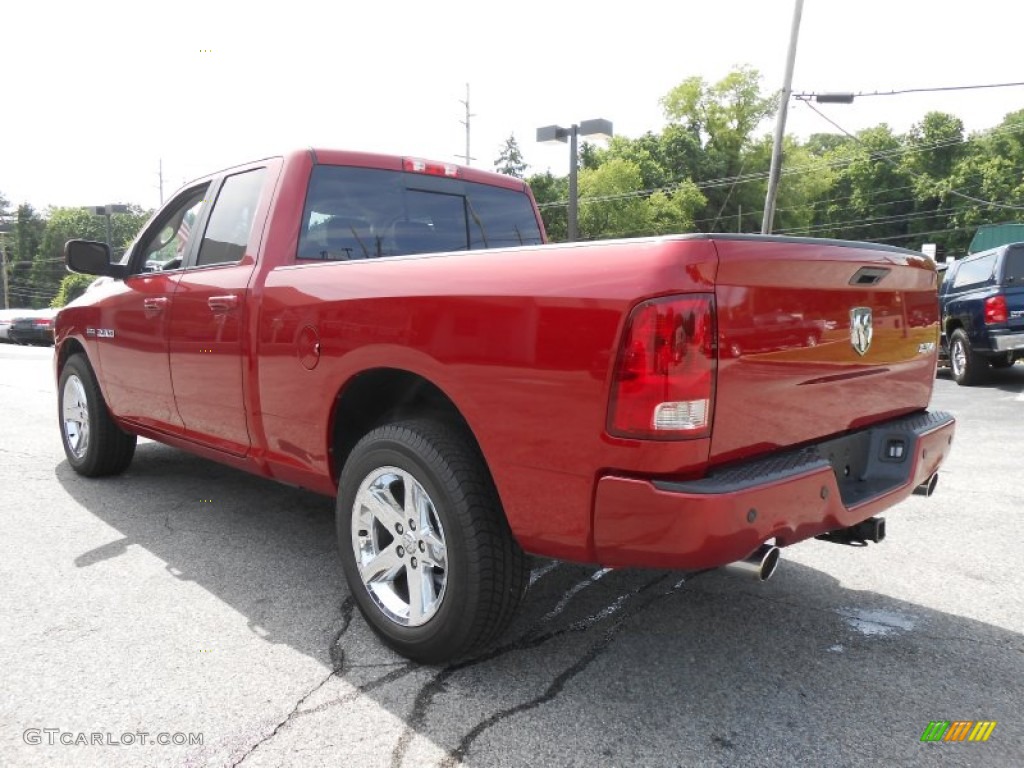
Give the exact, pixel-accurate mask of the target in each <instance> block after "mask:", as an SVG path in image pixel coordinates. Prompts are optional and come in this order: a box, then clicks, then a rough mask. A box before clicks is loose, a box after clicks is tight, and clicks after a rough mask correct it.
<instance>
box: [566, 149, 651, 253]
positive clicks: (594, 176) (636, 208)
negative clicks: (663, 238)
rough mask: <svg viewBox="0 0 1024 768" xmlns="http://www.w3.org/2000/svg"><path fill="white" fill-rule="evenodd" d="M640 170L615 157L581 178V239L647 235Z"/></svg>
mask: <svg viewBox="0 0 1024 768" xmlns="http://www.w3.org/2000/svg"><path fill="white" fill-rule="evenodd" d="M642 190H643V185H642V182H641V175H640V169H639V168H638V167H637V166H636V165H635V164H634V163H631V162H629V161H628V160H622V159H621V158H613V159H611V160H607V161H605V162H603V163H601V165H600V167H598V168H596V169H593V170H591V169H586V168H585V169H583V170H582V171H580V175H579V193H580V201H579V238H580V240H597V239H600V238H609V237H634V236H636V235H643V234H647V230H648V228H649V226H650V220H649V216H648V208H647V202H646V200H644V198H643V196H642V195H641V194H638V193H641V192H642Z"/></svg>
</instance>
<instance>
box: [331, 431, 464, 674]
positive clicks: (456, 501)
mask: <svg viewBox="0 0 1024 768" xmlns="http://www.w3.org/2000/svg"><path fill="white" fill-rule="evenodd" d="M380 432H381V430H374V432H371V433H370V434H369V435H368V436H367V438H364V440H363V441H361V442H360V444H358V445H357V446H356V448H355V449H353V452H352V455H351V456H350V457H349V461H348V462H347V463H346V465H345V468H344V471H343V472H342V476H341V481H340V484H339V488H340V490H339V493H338V504H337V515H336V519H337V534H338V545H339V548H340V551H341V562H342V569H343V571H344V573H345V578H346V580H347V581H348V585H349V590H350V591H351V593H352V596H353V598H354V599H355V601H356V603H357V605H358V606H359V609H360V611H361V612H362V614H363V615H364V616H365V617H366V619H367V621H369V622H370V624H371V625H372V626H373V628H374V629H375V630H376V631H377V632H378V633H379V634H381V635H383V636H384V638H385V639H386V640H389V641H391V643H392V644H393V646H400V647H401V650H402V652H403V653H405V654H406V655H408V656H410V657H412V658H415V657H417V656H423V657H431V656H436V655H438V654H439V653H441V652H443V650H444V649H445V648H450V647H453V646H459V645H461V644H462V639H461V635H462V632H461V631H460V630H466V629H468V628H469V627H468V626H466V625H467V624H468V623H470V622H463V621H460V619H461V618H462V617H463V616H464V615H465V614H466V612H467V611H471V610H472V605H473V604H474V602H475V601H477V600H478V599H479V595H478V594H477V590H475V589H474V583H473V582H474V580H473V579H472V578H471V575H470V568H469V562H468V558H467V541H466V537H465V521H464V520H463V519H460V518H463V517H464V516H465V515H468V509H466V506H467V505H466V503H465V502H466V500H465V499H464V498H462V497H461V494H459V493H458V489H457V488H454V489H451V491H450V490H449V489H448V488H446V487H445V483H444V481H443V480H442V479H441V474H442V473H443V471H444V470H443V468H442V467H434V466H432V465H433V464H434V463H435V462H440V463H442V466H443V463H444V461H445V460H444V458H443V457H442V456H441V455H440V454H439V453H437V452H436V451H430V453H431V454H432V455H429V456H421V455H419V452H418V451H417V450H416V449H415V448H413V447H412V446H410V445H408V444H406V443H405V441H404V440H402V439H400V438H399V437H398V435H395V436H390V437H383V436H380V437H376V435H378V434H379V433H380ZM408 434H415V431H410V432H408ZM388 466H391V467H397V468H398V469H402V470H405V471H406V472H408V473H409V474H411V475H412V476H413V477H414V478H415V479H416V480H417V481H418V482H419V483H420V484H421V485H422V486H423V488H424V490H426V492H427V494H428V495H429V496H430V499H431V501H432V502H433V504H434V509H435V511H436V513H437V516H438V518H439V520H440V522H441V526H442V527H443V528H444V537H445V548H446V557H447V562H448V571H447V583H446V585H445V594H444V598H443V600H442V602H441V605H440V607H439V608H438V611H437V613H436V614H435V615H434V616H433V617H431V618H430V620H429V621H427V622H426V623H425V624H423V625H421V626H418V627H403V626H401V625H399V624H396V623H395V622H394V621H392V620H391V619H389V618H388V617H387V616H385V615H384V614H383V613H382V612H381V610H380V608H378V607H377V605H376V603H375V602H374V601H373V598H372V597H371V596H370V594H369V592H368V591H367V589H366V587H365V585H364V584H363V582H362V578H361V577H360V574H359V570H358V568H357V567H356V560H355V553H354V552H353V547H352V511H353V506H354V503H355V497H356V494H357V493H358V490H359V487H360V485H361V484H362V482H363V480H365V479H366V477H367V476H368V475H369V474H370V473H371V472H373V471H374V470H376V469H379V468H381V467H388ZM453 491H454V493H453Z"/></svg>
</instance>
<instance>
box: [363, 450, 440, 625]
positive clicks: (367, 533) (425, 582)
mask: <svg viewBox="0 0 1024 768" xmlns="http://www.w3.org/2000/svg"><path fill="white" fill-rule="evenodd" d="M352 551H353V553H354V555H355V564H356V568H357V569H358V570H359V577H360V579H361V580H362V582H363V586H365V587H366V591H367V592H368V593H369V595H370V597H371V599H372V600H373V602H374V603H375V604H376V605H377V607H378V608H379V609H380V610H381V612H382V613H383V614H384V615H385V616H387V617H388V618H389V619H390V620H391V621H393V622H394V623H396V624H399V625H401V626H404V627H418V626H420V625H422V624H425V623H426V622H428V621H430V619H431V618H433V617H434V615H435V614H436V613H437V611H438V609H439V608H440V607H441V601H442V600H444V595H445V588H446V586H447V583H448V550H447V547H446V544H445V537H444V528H443V527H442V526H441V521H440V518H439V517H438V515H437V510H436V509H435V508H434V503H433V501H432V500H431V498H430V495H429V494H428V493H427V491H426V490H425V489H424V487H423V486H422V485H420V483H419V481H417V480H416V478H414V477H413V476H412V475H411V474H409V473H408V472H406V471H405V470H402V469H398V468H397V467H379V468H377V469H375V470H373V471H372V472H371V473H370V474H369V475H367V476H366V477H365V478H364V479H363V482H362V483H360V485H359V490H358V491H357V492H356V497H355V501H354V503H353V505H352Z"/></svg>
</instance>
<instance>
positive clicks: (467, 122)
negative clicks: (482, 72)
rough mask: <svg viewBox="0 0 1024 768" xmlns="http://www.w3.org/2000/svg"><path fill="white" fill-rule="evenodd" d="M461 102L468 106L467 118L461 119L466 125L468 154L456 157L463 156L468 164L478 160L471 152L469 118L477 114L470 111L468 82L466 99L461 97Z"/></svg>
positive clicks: (467, 84) (463, 159)
mask: <svg viewBox="0 0 1024 768" xmlns="http://www.w3.org/2000/svg"><path fill="white" fill-rule="evenodd" d="M459 104H463V105H465V107H466V119H465V120H459V122H460V123H462V124H463V125H464V126H466V154H464V155H456V157H461V158H462V161H463V162H464V163H465V164H466V165H472V164H473V163H472V161H473V160H476V158H475V157H473V156H472V155H470V154H469V120H470V118H472V117H476V115H474V114H472V113H471V112H470V111H469V83H466V100H465V101H463V100H462V99H459Z"/></svg>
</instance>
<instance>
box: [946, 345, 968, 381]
mask: <svg viewBox="0 0 1024 768" xmlns="http://www.w3.org/2000/svg"><path fill="white" fill-rule="evenodd" d="M949 364H950V366H951V367H952V368H953V375H954V376H956V377H957V378H958V379H959V378H960V377H961V376H963V375H964V369H966V368H967V349H966V348H965V347H964V343H963V342H962V341H961V340H960V339H955V340H954V341H953V349H952V350H951V351H950V353H949Z"/></svg>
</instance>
